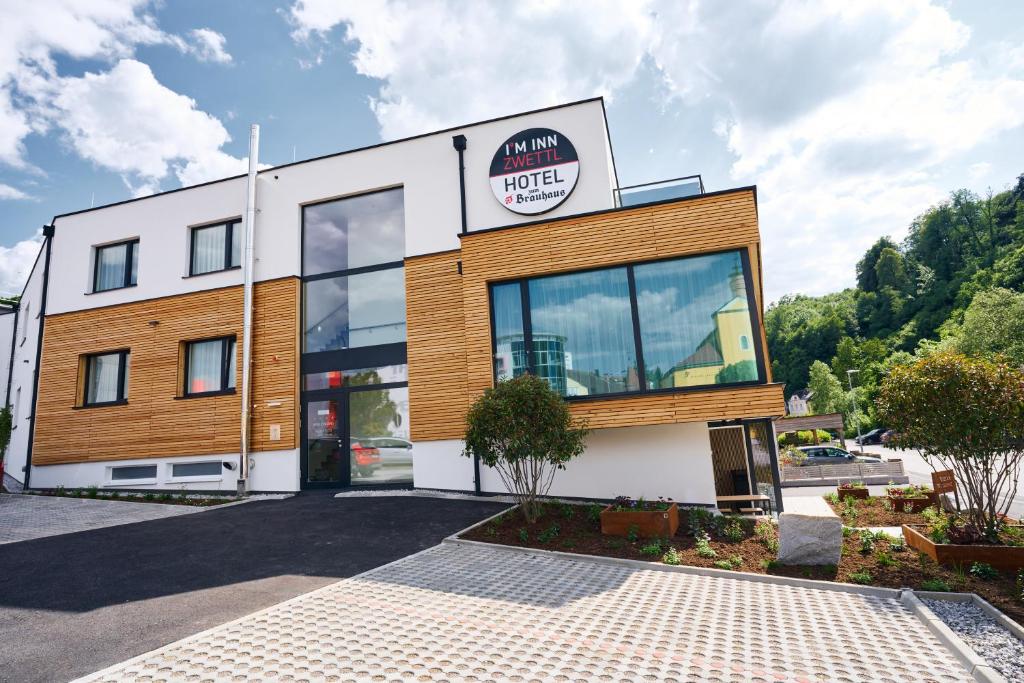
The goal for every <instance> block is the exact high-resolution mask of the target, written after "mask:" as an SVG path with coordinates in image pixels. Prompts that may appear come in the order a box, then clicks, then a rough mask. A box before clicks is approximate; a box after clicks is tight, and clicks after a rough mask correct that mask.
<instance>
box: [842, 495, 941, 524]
mask: <svg viewBox="0 0 1024 683" xmlns="http://www.w3.org/2000/svg"><path fill="white" fill-rule="evenodd" d="M825 500H826V501H828V504H829V505H831V506H832V510H833V511H835V513H836V514H837V515H839V517H840V519H842V520H843V524H845V525H846V526H900V525H902V524H924V523H925V518H924V517H923V516H922V515H921V514H920V513H908V512H905V511H904V510H903V509H901V508H897V507H895V506H893V504H892V503H891V502H890V501H889V499H888V498H887V497H877V496H872V497H868V498H866V499H864V500H856V499H854V500H850V501H847V500H845V499H843V500H840V499H839V497H838V495H837V494H829V495H828V496H825Z"/></svg>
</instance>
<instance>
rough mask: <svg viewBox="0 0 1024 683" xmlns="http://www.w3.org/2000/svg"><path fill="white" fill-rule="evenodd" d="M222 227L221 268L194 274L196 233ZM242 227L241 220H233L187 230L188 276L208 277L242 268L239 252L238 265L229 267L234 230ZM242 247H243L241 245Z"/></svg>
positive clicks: (195, 226) (206, 224) (196, 226)
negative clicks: (222, 248) (222, 254)
mask: <svg viewBox="0 0 1024 683" xmlns="http://www.w3.org/2000/svg"><path fill="white" fill-rule="evenodd" d="M222 225H223V226H224V260H223V266H222V267H221V268H215V269H214V270H204V271H203V272H201V273H197V272H196V231H198V230H206V229H207V228H219V227H220V226H222ZM241 225H242V219H241V218H233V219H231V220H228V221H217V222H216V223H205V224H203V225H193V226H192V227H190V228H189V229H188V276H189V277H199V276H200V275H209V274H210V273H222V272H224V271H225V270H237V269H239V268H241V267H242V263H241V261H242V254H241V250H240V251H239V254H238V261H239V263H238V265H237V266H233V265H231V244H232V241H233V240H234V233H235V230H240V229H241ZM242 246H243V247H244V245H242Z"/></svg>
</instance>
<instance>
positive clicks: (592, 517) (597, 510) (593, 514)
mask: <svg viewBox="0 0 1024 683" xmlns="http://www.w3.org/2000/svg"><path fill="white" fill-rule="evenodd" d="M603 509H604V508H603V507H601V506H600V505H598V504H597V503H591V504H590V505H588V506H587V521H588V522H592V523H594V524H600V523H601V510H603Z"/></svg>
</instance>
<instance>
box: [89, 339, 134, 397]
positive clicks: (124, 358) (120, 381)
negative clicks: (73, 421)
mask: <svg viewBox="0 0 1024 683" xmlns="http://www.w3.org/2000/svg"><path fill="white" fill-rule="evenodd" d="M130 355H131V349H117V350H115V351H101V352H98V353H89V354H86V355H85V372H84V377H83V380H84V381H83V382H82V404H81V406H80V407H82V408H102V407H104V406H120V405H124V404H126V403H128V381H127V370H128V357H129V356H130ZM101 356H118V361H117V398H116V399H114V400H113V401H94V402H90V401H89V380H90V379H91V378H92V372H91V361H92V360H93V359H94V358H99V357H101Z"/></svg>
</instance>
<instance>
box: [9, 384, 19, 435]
mask: <svg viewBox="0 0 1024 683" xmlns="http://www.w3.org/2000/svg"><path fill="white" fill-rule="evenodd" d="M20 405H21V387H18V390H17V391H15V392H14V405H13V406H12V407H11V422H13V423H14V426H15V427H17V426H18V406H20Z"/></svg>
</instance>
